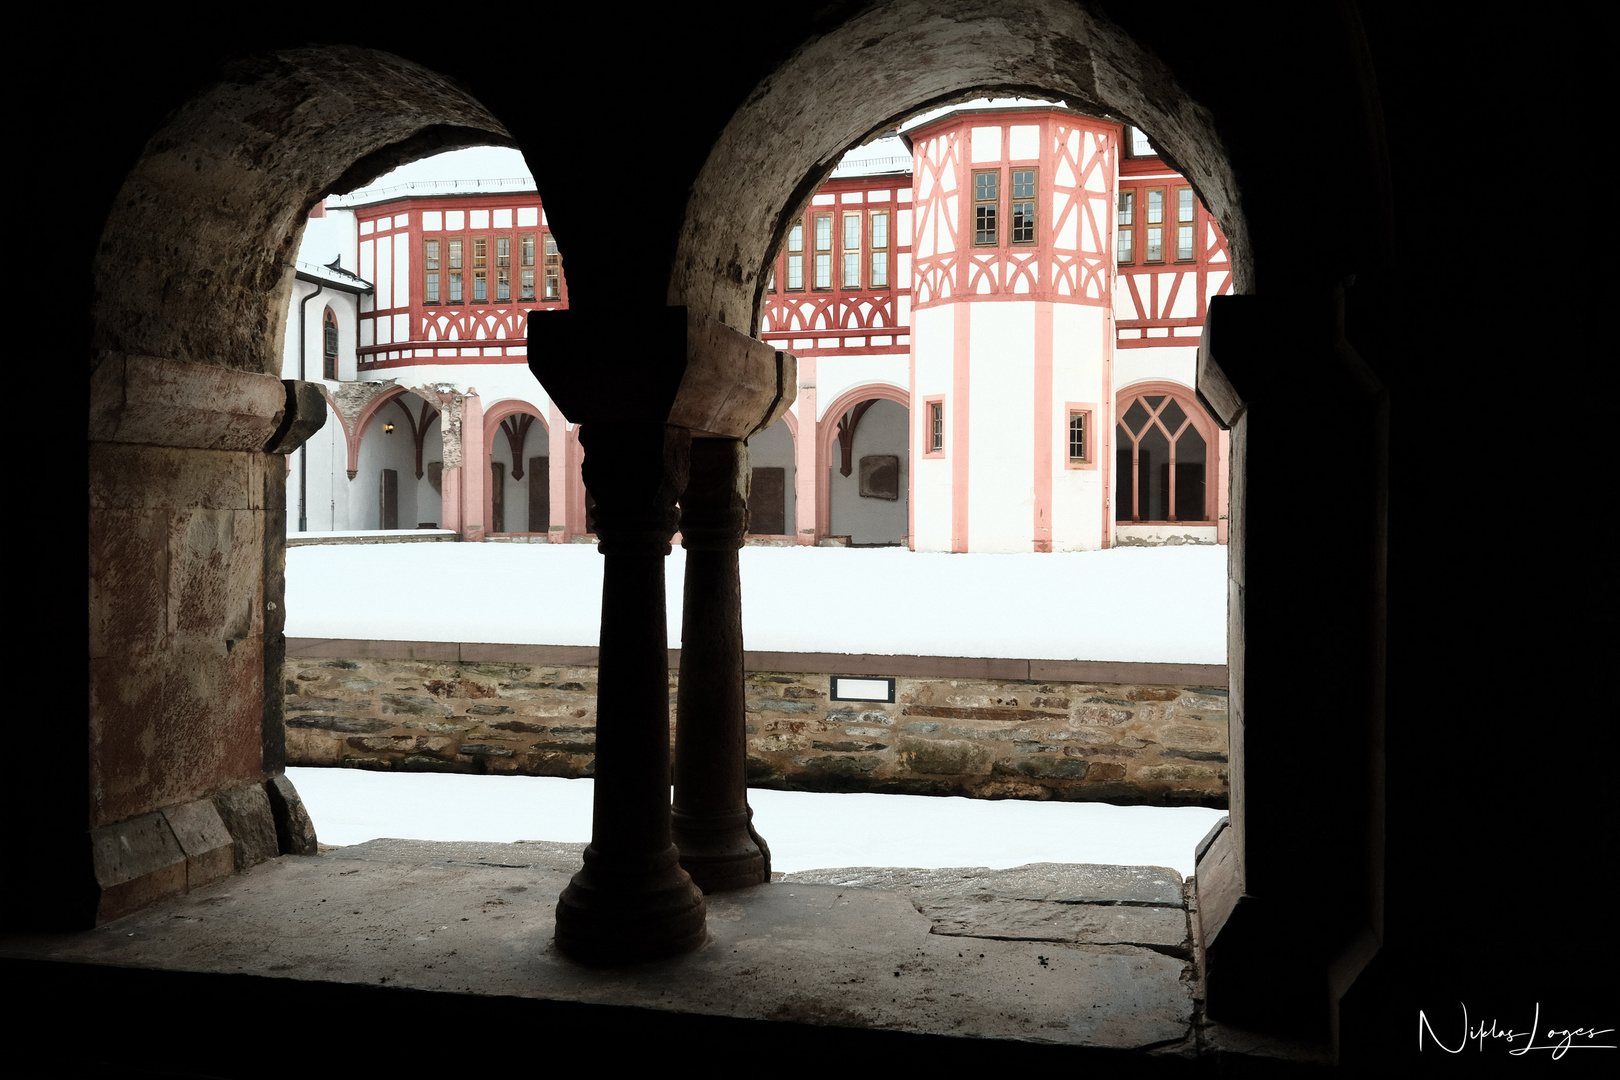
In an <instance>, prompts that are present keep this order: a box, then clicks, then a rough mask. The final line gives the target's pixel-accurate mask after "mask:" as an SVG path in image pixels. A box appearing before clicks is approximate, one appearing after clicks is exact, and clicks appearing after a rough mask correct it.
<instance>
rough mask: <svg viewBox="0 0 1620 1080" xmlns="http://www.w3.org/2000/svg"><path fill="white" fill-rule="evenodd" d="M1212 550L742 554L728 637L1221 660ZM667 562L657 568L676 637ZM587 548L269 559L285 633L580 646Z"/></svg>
mask: <svg viewBox="0 0 1620 1080" xmlns="http://www.w3.org/2000/svg"><path fill="white" fill-rule="evenodd" d="M1226 550H1227V549H1226V548H1225V547H1218V546H1185V547H1159V548H1138V547H1127V548H1114V549H1113V550H1110V551H1090V552H1074V553H1058V554H1050V555H1047V554H1042V555H1034V554H1028V555H977V554H971V555H943V554H926V553H919V552H911V551H906V550H904V549H901V548H875V549H862V548H854V549H850V548H813V547H793V548H774V547H747V548H744V549H743V550H742V552H741V553H740V556H741V566H742V580H743V638H744V640H745V641H746V643H747V647H748V648H750V649H757V650H762V651H770V652H847V653H878V654H889V655H921V656H993V657H1012V658H1019V659H1023V658H1030V659H1043V660H1112V661H1144V662H1160V663H1184V664H1223V663H1225V662H1226ZM684 566H685V552H684V551H682V549H681V548H679V547H677V548H675V549H674V551H673V552H672V553H671V555H670V557H669V558H668V560H666V564H665V581H666V592H667V601H666V602H667V605H668V612H669V640H670V644H671V645H674V644H677V643H678V642H679V641H680V636H681V631H680V628H681V579H682V573H683V569H684ZM601 597H602V556H601V555H600V554H598V552H597V550H596V548H595V547H594V546H592V545H589V544H447V543H425V544H375V545H371V544H368V545H311V546H301V547H295V548H292V549H290V550H289V551H288V552H287V634H288V636H289V637H314V638H377V639H388V640H404V641H462V642H472V641H487V642H511V643H517V644H535V645H594V644H596V642H597V635H598V632H599V630H600V620H601Z"/></svg>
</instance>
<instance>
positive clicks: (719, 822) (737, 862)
mask: <svg viewBox="0 0 1620 1080" xmlns="http://www.w3.org/2000/svg"><path fill="white" fill-rule="evenodd" d="M753 818H754V811H753V810H752V809H751V808H749V807H744V808H743V809H741V810H730V811H721V812H718V813H686V812H684V811H682V810H681V809H680V808H679V807H676V808H675V810H674V811H673V812H672V814H671V817H670V833H671V835H672V836H673V837H674V838H675V845H676V847H678V848H679V849H680V853H681V869H682V870H685V871H686V872H687V873H688V874H690V875H691V877H692V881H693V883H694V884H696V885H697V887H698V888H700V889H702V890H703V891H704V892H706V893H713V892H727V891H729V890H731V889H746V888H748V887H749V886H752V885H763V884H765V883H767V882H769V881H770V880H771V849H770V848H769V847H767V846H766V844H765V840H764V839H763V838H762V837H761V836H760V835H759V833H757V832H755V831H754V826H753Z"/></svg>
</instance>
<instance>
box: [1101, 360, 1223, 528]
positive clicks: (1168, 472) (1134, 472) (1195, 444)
mask: <svg viewBox="0 0 1620 1080" xmlns="http://www.w3.org/2000/svg"><path fill="white" fill-rule="evenodd" d="M1115 415H1117V416H1118V417H1119V421H1118V423H1117V428H1118V433H1117V437H1116V440H1115V443H1114V446H1115V451H1114V452H1115V489H1114V519H1115V520H1116V521H1120V522H1143V521H1147V522H1207V521H1209V520H1210V519H1211V517H1212V515H1211V514H1210V507H1211V504H1210V501H1209V488H1210V486H1211V476H1210V469H1211V466H1212V465H1213V463H1214V455H1213V454H1212V453H1211V451H1210V446H1209V442H1210V439H1211V438H1213V436H1214V428H1213V427H1212V426H1211V424H1210V422H1209V418H1208V417H1207V416H1206V415H1205V414H1204V411H1203V409H1202V408H1200V407H1199V405H1198V403H1197V402H1196V401H1195V400H1193V399H1192V397H1191V395H1187V396H1185V397H1184V396H1182V395H1179V394H1172V393H1166V392H1163V391H1157V390H1148V391H1146V392H1142V393H1135V392H1131V391H1127V392H1126V394H1125V395H1122V396H1121V397H1120V399H1119V404H1118V408H1117V410H1116V413H1115Z"/></svg>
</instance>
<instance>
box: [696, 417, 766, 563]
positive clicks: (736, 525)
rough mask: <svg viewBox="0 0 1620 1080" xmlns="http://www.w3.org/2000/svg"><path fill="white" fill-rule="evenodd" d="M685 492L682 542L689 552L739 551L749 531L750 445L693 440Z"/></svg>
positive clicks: (728, 441) (725, 441)
mask: <svg viewBox="0 0 1620 1080" xmlns="http://www.w3.org/2000/svg"><path fill="white" fill-rule="evenodd" d="M691 462H692V465H691V472H690V475H689V477H688V479H687V481H686V490H685V491H684V492H683V493H682V495H681V544H682V546H683V547H685V548H686V549H687V550H688V551H735V550H737V549H738V548H740V547H742V546H743V534H744V533H745V532H747V531H748V486H749V481H750V479H751V476H750V473H749V469H748V464H749V457H748V444H747V443H745V442H743V441H742V440H741V439H693V440H692V453H691Z"/></svg>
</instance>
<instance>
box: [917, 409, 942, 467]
mask: <svg viewBox="0 0 1620 1080" xmlns="http://www.w3.org/2000/svg"><path fill="white" fill-rule="evenodd" d="M922 419H923V431H922V448H923V457H934V458H940V457H944V456H945V399H944V398H943V397H935V398H927V399H925V400H924V401H923V413H922Z"/></svg>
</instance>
